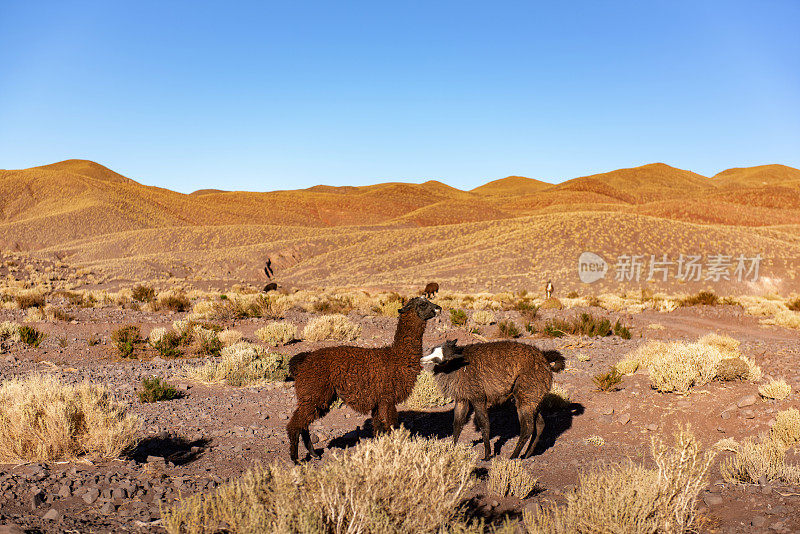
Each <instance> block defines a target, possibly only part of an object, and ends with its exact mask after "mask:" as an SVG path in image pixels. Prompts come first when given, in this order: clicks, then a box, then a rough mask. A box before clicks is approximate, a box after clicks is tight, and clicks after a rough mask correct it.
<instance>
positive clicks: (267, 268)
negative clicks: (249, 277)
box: [264, 258, 275, 279]
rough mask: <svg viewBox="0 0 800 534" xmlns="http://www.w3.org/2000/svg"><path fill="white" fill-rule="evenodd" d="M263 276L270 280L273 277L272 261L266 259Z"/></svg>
mask: <svg viewBox="0 0 800 534" xmlns="http://www.w3.org/2000/svg"><path fill="white" fill-rule="evenodd" d="M264 274H266V275H267V279H271V278H272V277H273V276H275V273H274V272H273V271H272V260H271V259H270V258H267V264H266V265H265V266H264Z"/></svg>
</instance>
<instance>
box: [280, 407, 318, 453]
mask: <svg viewBox="0 0 800 534" xmlns="http://www.w3.org/2000/svg"><path fill="white" fill-rule="evenodd" d="M315 415H316V410H315V409H314V407H313V406H308V405H306V404H303V405H299V406H298V407H297V409H296V410H295V411H294V413H293V414H292V418H291V419H289V423H288V424H287V425H286V432H287V433H288V434H289V458H291V460H292V461H293V462H294V463H297V445H298V442H299V438H300V433H301V432H302V433H303V443H304V444H305V446H306V449H308V451H309V452H310V453H311V454H312V455H314V454H315V453H314V452H313V448H311V447H309V445H310V444H311V440H310V438H309V440H308V441H306V436H307V435H308V425H310V424H311V423H312V421H314V419H315V417H314V416H315Z"/></svg>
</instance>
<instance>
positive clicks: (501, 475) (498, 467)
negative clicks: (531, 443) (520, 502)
mask: <svg viewBox="0 0 800 534" xmlns="http://www.w3.org/2000/svg"><path fill="white" fill-rule="evenodd" d="M537 480H538V479H536V478H535V477H533V476H532V475H531V474H530V472H529V471H528V470H526V469H525V464H524V462H523V461H522V460H510V459H507V458H495V459H493V460H492V463H491V464H490V465H489V479H488V481H487V483H486V485H487V487H488V488H489V490H490V491H492V492H493V493H495V494H497V495H499V496H501V497H507V496H509V495H513V496H514V497H518V498H520V499H524V498H526V497H527V496H528V495H530V494H531V493H533V491H534V490H535V489H536V482H537Z"/></svg>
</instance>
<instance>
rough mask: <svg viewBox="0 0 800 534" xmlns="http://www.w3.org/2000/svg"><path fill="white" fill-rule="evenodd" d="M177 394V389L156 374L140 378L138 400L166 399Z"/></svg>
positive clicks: (172, 397) (154, 400)
mask: <svg viewBox="0 0 800 534" xmlns="http://www.w3.org/2000/svg"><path fill="white" fill-rule="evenodd" d="M177 396H178V390H177V389H175V387H174V386H172V385H170V384H168V383H167V382H166V381H164V380H161V379H160V378H158V377H157V376H154V377H153V378H145V379H144V380H142V390H141V391H139V401H140V402H159V401H167V400H172V399H174V398H175V397H177Z"/></svg>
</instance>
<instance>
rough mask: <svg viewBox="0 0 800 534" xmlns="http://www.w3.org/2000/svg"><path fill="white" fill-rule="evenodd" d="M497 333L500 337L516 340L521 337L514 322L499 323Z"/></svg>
mask: <svg viewBox="0 0 800 534" xmlns="http://www.w3.org/2000/svg"><path fill="white" fill-rule="evenodd" d="M497 332H498V334H499V335H500V336H501V337H510V338H516V337H519V336H521V335H522V332H520V330H519V328H517V325H516V324H514V321H500V322H499V323H497Z"/></svg>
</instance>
